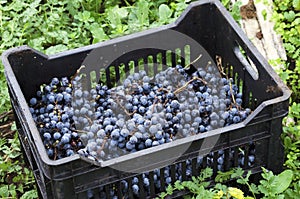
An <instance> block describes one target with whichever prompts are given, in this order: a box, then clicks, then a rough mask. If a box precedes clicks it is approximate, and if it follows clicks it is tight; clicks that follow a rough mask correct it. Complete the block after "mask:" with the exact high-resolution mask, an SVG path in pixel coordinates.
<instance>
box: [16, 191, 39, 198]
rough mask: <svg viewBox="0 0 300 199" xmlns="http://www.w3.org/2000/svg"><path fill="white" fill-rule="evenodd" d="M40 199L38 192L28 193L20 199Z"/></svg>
mask: <svg viewBox="0 0 300 199" xmlns="http://www.w3.org/2000/svg"><path fill="white" fill-rule="evenodd" d="M34 198H38V194H37V191H36V190H30V191H26V192H25V193H24V194H23V195H22V196H21V198H20V199H34Z"/></svg>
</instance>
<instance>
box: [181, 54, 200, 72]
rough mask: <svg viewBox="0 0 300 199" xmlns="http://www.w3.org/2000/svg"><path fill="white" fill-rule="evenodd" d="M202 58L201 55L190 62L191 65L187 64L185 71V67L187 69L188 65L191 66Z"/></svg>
mask: <svg viewBox="0 0 300 199" xmlns="http://www.w3.org/2000/svg"><path fill="white" fill-rule="evenodd" d="M201 57H202V54H200V55H199V56H198V57H197V58H196V59H195V60H194V61H192V62H191V63H189V64H187V65H186V66H185V67H184V69H186V68H187V67H189V66H190V65H193V64H194V63H196V62H197V61H198V60H199V59H200V58H201Z"/></svg>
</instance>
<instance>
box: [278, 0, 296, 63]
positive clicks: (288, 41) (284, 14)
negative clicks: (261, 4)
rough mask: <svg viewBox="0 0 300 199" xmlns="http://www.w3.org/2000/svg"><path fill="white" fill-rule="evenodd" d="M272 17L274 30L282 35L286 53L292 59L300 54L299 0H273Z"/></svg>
mask: <svg viewBox="0 0 300 199" xmlns="http://www.w3.org/2000/svg"><path fill="white" fill-rule="evenodd" d="M274 5H275V12H274V14H273V19H274V20H275V21H276V22H277V23H276V24H275V30H276V31H277V32H278V33H279V34H280V35H281V36H282V38H283V40H284V47H285V48H286V50H287V54H288V56H289V57H291V58H292V59H298V58H299V56H300V39H299V35H300V13H299V8H300V1H299V0H293V1H290V0H275V1H274Z"/></svg>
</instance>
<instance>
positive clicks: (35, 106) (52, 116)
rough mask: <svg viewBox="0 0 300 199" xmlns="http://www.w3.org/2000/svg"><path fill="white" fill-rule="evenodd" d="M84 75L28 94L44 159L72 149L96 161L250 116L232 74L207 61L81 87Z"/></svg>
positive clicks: (59, 155) (141, 72)
mask: <svg viewBox="0 0 300 199" xmlns="http://www.w3.org/2000/svg"><path fill="white" fill-rule="evenodd" d="M84 81H85V78H84V77H83V76H79V75H75V76H74V77H73V78H72V79H69V78H67V77H63V78H61V79H58V78H53V79H52V80H51V83H50V84H49V85H43V86H42V90H41V91H37V96H36V97H34V98H32V99H30V101H29V104H30V111H31V113H32V115H33V118H34V120H35V122H36V124H37V127H38V129H39V132H40V134H41V137H42V138H43V141H44V144H45V147H46V150H47V153H48V156H49V158H51V159H60V158H63V157H67V156H70V155H73V154H75V153H76V152H77V153H78V154H80V155H83V156H87V157H89V158H91V159H94V160H97V161H103V160H108V159H111V158H115V157H119V156H121V155H124V154H127V153H132V152H135V151H139V150H143V149H146V148H150V147H153V146H158V145H161V144H164V143H168V142H172V141H173V140H176V139H179V138H183V137H187V136H191V135H195V134H198V133H204V132H207V131H209V130H212V129H216V128H220V127H223V126H227V125H231V124H234V123H238V122H240V121H242V120H244V119H246V117H247V116H248V115H249V114H250V112H251V110H250V109H248V108H247V109H242V94H241V93H239V92H238V90H239V89H238V87H237V86H236V85H235V84H234V83H233V80H232V79H228V78H225V77H221V75H220V73H219V71H218V69H217V68H216V67H214V66H213V65H212V64H211V63H208V65H207V66H206V67H203V68H198V69H195V68H189V69H185V68H183V67H182V66H180V65H177V66H176V67H173V68H172V67H170V68H168V69H167V70H164V71H161V72H159V73H157V74H156V75H155V76H154V77H153V78H151V77H149V76H148V75H147V73H146V72H145V71H140V72H138V73H134V74H131V75H129V76H128V77H127V78H126V79H125V80H124V81H123V82H122V85H120V86H117V87H114V88H111V89H110V88H108V87H107V86H106V85H103V84H97V85H96V86H95V88H92V89H86V88H85V87H84V85H85V83H86V82H84Z"/></svg>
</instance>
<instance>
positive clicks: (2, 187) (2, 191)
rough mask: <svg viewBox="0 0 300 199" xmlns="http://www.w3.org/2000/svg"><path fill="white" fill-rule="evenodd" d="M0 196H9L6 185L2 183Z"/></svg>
mask: <svg viewBox="0 0 300 199" xmlns="http://www.w3.org/2000/svg"><path fill="white" fill-rule="evenodd" d="M0 196H1V197H3V198H7V197H8V196H9V190H8V185H2V186H1V187H0Z"/></svg>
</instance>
